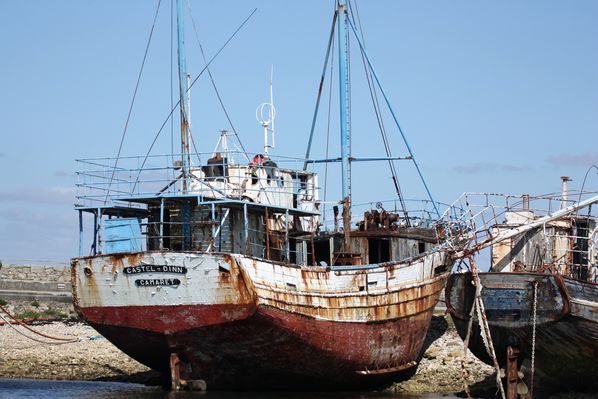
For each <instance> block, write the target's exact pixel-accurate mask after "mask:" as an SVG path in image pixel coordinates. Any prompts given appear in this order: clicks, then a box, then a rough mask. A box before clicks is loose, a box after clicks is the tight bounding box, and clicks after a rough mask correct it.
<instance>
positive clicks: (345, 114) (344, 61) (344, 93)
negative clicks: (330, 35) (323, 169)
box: [337, 0, 351, 200]
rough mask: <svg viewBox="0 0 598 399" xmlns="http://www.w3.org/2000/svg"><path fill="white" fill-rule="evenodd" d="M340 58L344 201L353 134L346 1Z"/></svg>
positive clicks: (348, 192)
mask: <svg viewBox="0 0 598 399" xmlns="http://www.w3.org/2000/svg"><path fill="white" fill-rule="evenodd" d="M337 21H338V58H339V68H338V72H339V93H340V117H341V121H340V122H341V170H342V172H341V174H342V189H343V192H342V194H343V200H344V199H345V198H347V197H348V196H349V195H351V166H350V163H349V162H350V161H349V158H350V156H351V154H350V153H351V144H350V143H351V132H350V130H349V79H348V70H347V68H348V63H349V62H348V56H349V53H348V41H347V23H348V22H347V10H346V4H345V0H339V1H338V20H337Z"/></svg>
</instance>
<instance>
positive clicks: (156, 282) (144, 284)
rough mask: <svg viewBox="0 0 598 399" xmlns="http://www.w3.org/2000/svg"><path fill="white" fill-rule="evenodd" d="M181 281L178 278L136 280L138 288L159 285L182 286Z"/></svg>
mask: <svg viewBox="0 0 598 399" xmlns="http://www.w3.org/2000/svg"><path fill="white" fill-rule="evenodd" d="M180 284H181V280H179V279H178V278H146V279H141V280H135V285H136V286H138V287H157V286H159V285H180Z"/></svg>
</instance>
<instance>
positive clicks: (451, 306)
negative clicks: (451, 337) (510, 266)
mask: <svg viewBox="0 0 598 399" xmlns="http://www.w3.org/2000/svg"><path fill="white" fill-rule="evenodd" d="M479 276H480V281H481V283H482V286H483V289H482V299H483V301H484V306H485V308H486V315H487V319H488V325H489V328H490V333H491V335H492V342H493V344H494V348H495V351H496V356H497V359H498V362H499V365H500V366H501V367H502V368H505V369H506V361H507V359H506V357H507V347H508V346H511V347H515V348H517V349H518V350H519V351H520V352H519V359H520V364H521V363H523V365H526V366H527V367H528V368H529V367H530V363H531V354H532V330H533V298H534V282H537V283H538V285H537V298H538V302H537V310H536V348H535V377H534V378H535V380H536V382H537V383H536V386H541V387H542V388H545V389H550V388H555V387H560V386H567V387H571V386H573V387H587V388H598V366H597V364H596V359H597V358H598V285H597V284H592V283H588V282H582V281H578V280H573V279H569V278H564V277H562V276H560V275H555V274H535V273H480V274H479ZM471 281H472V278H471V273H463V274H453V275H452V276H451V277H450V278H449V282H448V284H447V288H446V300H447V309H448V311H449V313H450V314H451V316H452V318H453V320H454V322H455V326H456V328H457V331H458V332H459V335H460V336H461V338H463V339H464V338H465V336H466V333H467V325H468V321H469V316H467V315H468V314H469V312H470V310H471V306H472V303H473V298H474V296H475V287H474V285H473V284H472V282H471ZM469 349H470V350H471V351H472V352H473V354H474V355H475V356H476V357H478V358H479V359H481V360H482V361H484V362H486V363H488V364H492V361H491V359H490V357H489V355H488V353H487V351H486V349H485V346H484V343H483V342H482V339H481V335H480V327H479V324H478V323H477V320H476V319H475V318H474V322H473V330H472V335H471V338H470V341H469Z"/></svg>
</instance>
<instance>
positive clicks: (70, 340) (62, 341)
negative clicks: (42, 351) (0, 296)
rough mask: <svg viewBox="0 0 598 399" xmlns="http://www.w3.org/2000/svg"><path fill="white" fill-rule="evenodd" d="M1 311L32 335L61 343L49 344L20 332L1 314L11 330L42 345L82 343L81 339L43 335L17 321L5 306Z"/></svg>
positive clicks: (1, 317) (1, 307) (53, 343)
mask: <svg viewBox="0 0 598 399" xmlns="http://www.w3.org/2000/svg"><path fill="white" fill-rule="evenodd" d="M0 309H2V310H3V311H4V312H5V313H6V314H7V315H8V316H9V317H10V318H11V319H13V320H14V321H16V322H17V323H18V324H19V325H21V326H23V327H25V328H26V329H27V330H29V331H31V332H32V333H34V334H37V335H39V336H41V337H44V338H48V339H53V340H55V341H59V342H48V341H44V340H41V339H39V338H36V337H32V336H29V335H27V334H25V333H24V332H22V331H20V330H19V329H18V328H17V327H16V326H14V325H13V323H11V322H10V321H9V320H7V319H6V318H5V317H4V316H3V315H1V314H0V319H2V320H4V322H5V324H6V325H8V326H9V327H10V328H12V329H13V330H15V331H16V332H18V333H19V334H21V335H22V336H24V337H26V338H29V339H31V340H33V341H36V342H40V343H42V344H49V345H62V344H70V343H74V342H79V341H80V339H79V338H60V337H54V336H51V335H47V334H44V333H41V332H39V331H36V330H34V329H32V328H31V327H29V326H28V325H26V324H24V323H23V322H21V321H20V320H17V319H16V318H15V317H14V316H13V315H11V314H10V313H9V312H8V311H7V310H6V309H5V308H4V307H3V306H0Z"/></svg>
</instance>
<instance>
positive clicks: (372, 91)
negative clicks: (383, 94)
mask: <svg viewBox="0 0 598 399" xmlns="http://www.w3.org/2000/svg"><path fill="white" fill-rule="evenodd" d="M354 1H355V12H353V1H350V0H348V2H347V3H348V5H349V9H350V10H351V18H352V19H353V23H354V24H355V23H356V22H355V16H356V17H357V25H358V26H359V33H360V35H361V40H362V42H363V46H364V48H365V45H366V44H365V36H364V33H363V28H362V26H361V18H360V16H359V9H358V7H357V1H356V0H354ZM360 54H361V60H362V63H363V68H364V70H365V73H366V80H367V83H368V88H369V91H370V97H371V99H372V106H373V108H374V113H375V114H376V121H377V123H378V128H379V130H380V134H381V136H382V142H383V144H384V150H385V152H386V156H387V157H388V158H391V157H392V151H391V149H390V142H389V140H388V136H387V134H386V127H385V126H384V119H383V118H382V111H381V109H380V102H379V99H378V93H377V90H376V87H375V86H374V85H373V77H372V71H371V69H369V68H368V67H367V62H366V60H365V56H364V50H361V51H360ZM388 166H389V169H390V173H391V177H392V181H393V184H394V187H395V191H396V193H397V196H398V197H399V202H400V204H401V209H402V210H403V214H404V220H405V221H406V223H407V225H409V217H408V213H407V206H406V205H405V200H404V197H403V193H402V190H401V186H400V183H399V179H398V174H397V171H396V167H395V163H394V161H392V160H390V159H389V160H388Z"/></svg>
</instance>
